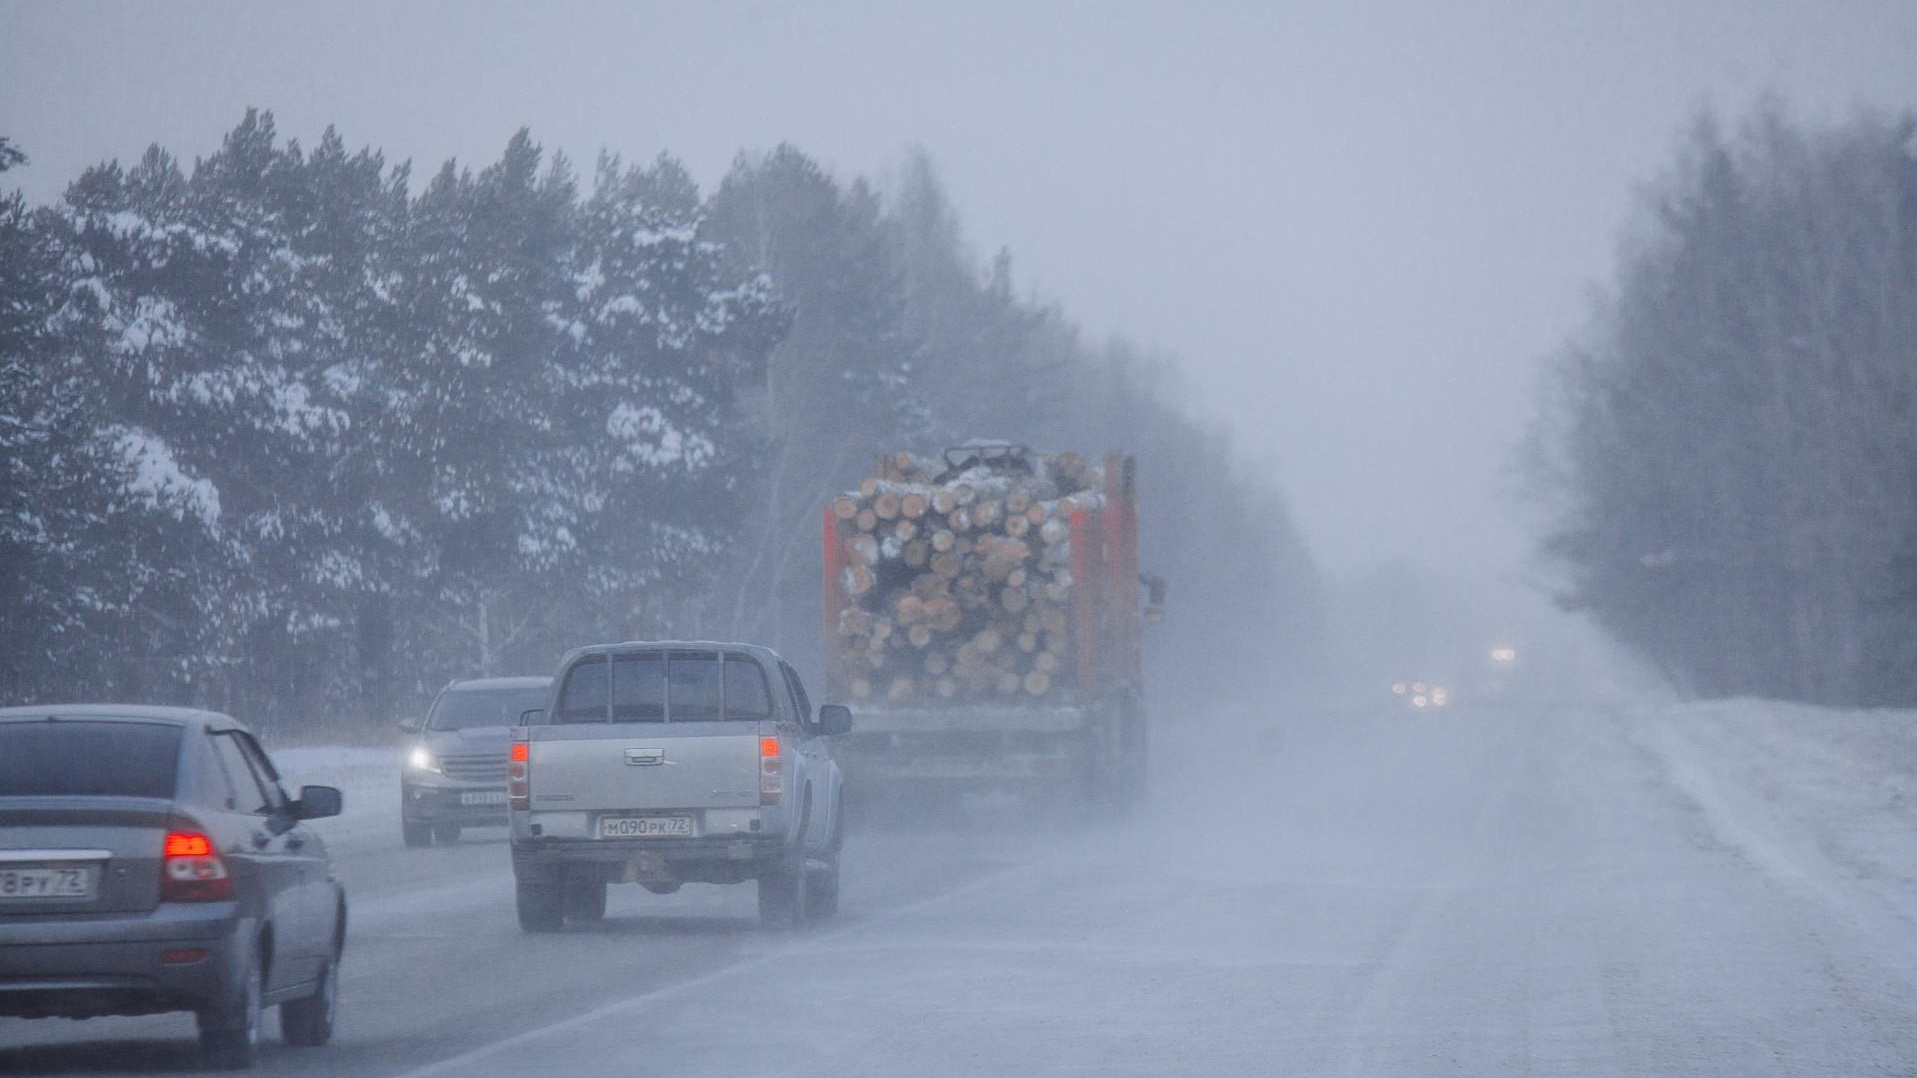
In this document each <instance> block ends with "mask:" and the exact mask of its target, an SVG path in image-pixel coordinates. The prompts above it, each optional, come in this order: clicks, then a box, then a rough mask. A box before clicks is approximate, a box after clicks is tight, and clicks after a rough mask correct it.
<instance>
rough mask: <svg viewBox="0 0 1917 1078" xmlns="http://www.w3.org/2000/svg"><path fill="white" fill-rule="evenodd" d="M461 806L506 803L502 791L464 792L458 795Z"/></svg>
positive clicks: (504, 794)
mask: <svg viewBox="0 0 1917 1078" xmlns="http://www.w3.org/2000/svg"><path fill="white" fill-rule="evenodd" d="M459 803H460V804H462V805H503V804H505V803H506V791H504V790H466V791H464V792H462V793H461V794H460V795H459Z"/></svg>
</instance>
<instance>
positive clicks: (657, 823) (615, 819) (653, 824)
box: [599, 816, 692, 838]
mask: <svg viewBox="0 0 1917 1078" xmlns="http://www.w3.org/2000/svg"><path fill="white" fill-rule="evenodd" d="M691 834H692V817H690V816H601V817H599V837H600V838H651V837H654V836H658V835H666V836H677V837H681V838H684V837H690V836H691Z"/></svg>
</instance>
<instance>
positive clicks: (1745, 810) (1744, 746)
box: [1623, 699, 1917, 936]
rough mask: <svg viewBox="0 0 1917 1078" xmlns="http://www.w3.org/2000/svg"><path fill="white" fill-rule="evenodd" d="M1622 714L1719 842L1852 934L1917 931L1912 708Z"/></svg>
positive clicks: (1652, 709)
mask: <svg viewBox="0 0 1917 1078" xmlns="http://www.w3.org/2000/svg"><path fill="white" fill-rule="evenodd" d="M1623 715H1624V718H1625V721H1626V722H1627V723H1628V725H1629V728H1630V730H1631V732H1632V734H1633V736H1634V738H1635V739H1636V741H1637V742H1638V744H1639V745H1641V746H1642V747H1643V748H1644V749H1645V750H1646V751H1647V752H1649V753H1651V754H1652V755H1653V756H1654V757H1655V758H1656V759H1657V760H1658V761H1659V762H1660V763H1661V764H1662V765H1663V768H1664V772H1665V774H1666V775H1667V776H1668V778H1669V779H1670V781H1671V783H1672V785H1673V786H1674V787H1675V788H1676V789H1677V790H1678V791H1680V792H1681V793H1682V794H1683V795H1684V796H1686V797H1688V798H1690V799H1691V800H1692V801H1694V802H1696V804H1697V806H1698V808H1699V809H1700V811H1701V812H1702V813H1703V815H1704V818H1705V820H1706V821H1707V823H1708V825H1709V827H1710V828H1711V830H1712V832H1713V833H1714V835H1715V837H1716V838H1717V839H1718V840H1720V841H1722V842H1724V843H1725V844H1726V845H1727V846H1729V847H1730V848H1731V849H1733V850H1735V851H1737V852H1738V853H1739V854H1741V855H1742V856H1744V857H1746V858H1748V859H1749V860H1750V861H1752V862H1753V863H1754V864H1756V865H1757V866H1758V867H1760V868H1761V869H1763V870H1764V871H1765V872H1766V873H1767V874H1769V875H1770V876H1772V877H1773V878H1775V879H1777V880H1778V881H1779V882H1780V883H1783V884H1785V885H1787V886H1789V887H1792V888H1793V889H1795V890H1797V891H1799V892H1800V893H1802V894H1804V895H1805V896H1806V897H1808V898H1811V899H1813V900H1815V901H1818V902H1819V903H1820V904H1825V905H1832V906H1841V907H1843V912H1844V913H1845V914H1846V915H1847V919H1848V920H1850V921H1852V923H1853V924H1855V925H1856V926H1857V927H1859V928H1860V929H1865V930H1896V931H1899V933H1900V934H1902V935H1905V936H1907V935H1908V933H1909V932H1910V931H1911V929H1912V927H1913V926H1917V712H1912V711H1889V710H1880V711H1839V710H1833V709H1827V708H1816V707H1808V706H1803V705H1796V704H1785V703H1778V702H1775V701H1769V700H1749V699H1740V700H1725V701H1714V702H1710V703H1686V704H1658V705H1638V706H1636V707H1632V708H1627V709H1626V710H1625V711H1624V713H1623ZM1865 896H1867V897H1865Z"/></svg>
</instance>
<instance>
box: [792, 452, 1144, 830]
mask: <svg viewBox="0 0 1917 1078" xmlns="http://www.w3.org/2000/svg"><path fill="white" fill-rule="evenodd" d="M824 554H825V558H824V561H825V573H824V596H823V597H824V611H825V623H824V634H825V641H824V643H825V648H824V650H825V655H826V677H827V686H828V693H829V695H830V696H831V697H832V698H833V699H849V700H851V701H852V702H853V706H854V707H855V709H856V710H857V712H858V728H857V731H856V732H855V733H853V734H851V735H850V736H849V737H847V738H845V739H843V740H842V742H841V744H840V745H839V746H838V749H837V751H838V753H839V756H840V759H841V760H842V762H843V766H844V768H845V771H846V776H847V783H848V786H847V789H848V791H849V795H850V796H851V797H852V798H853V799H855V800H859V801H866V802H897V803H900V804H922V805H923V804H931V805H938V804H942V803H950V802H951V801H952V800H955V799H956V798H957V797H958V796H960V795H962V794H963V793H965V792H970V791H981V792H982V791H989V790H1005V791H1010V792H1014V793H1017V794H1019V795H1020V796H1021V797H1023V798H1025V799H1026V800H1027V801H1028V802H1032V803H1036V804H1041V805H1042V804H1048V803H1049V804H1052V805H1055V806H1059V807H1069V806H1076V805H1090V806H1098V807H1101V808H1103V809H1106V810H1108V811H1109V810H1116V811H1123V810H1125V809H1128V808H1130V807H1133V806H1135V805H1137V804H1138V803H1139V802H1140V801H1141V800H1142V798H1143V797H1144V794H1145V789H1146V745H1147V729H1146V716H1145V706H1144V697H1143V692H1142V651H1141V641H1140V635H1141V626H1143V625H1144V624H1148V623H1152V622H1155V621H1156V620H1157V618H1158V617H1159V616H1160V609H1161V603H1162V600H1163V590H1164V589H1163V584H1162V582H1160V581H1158V580H1157V579H1156V578H1141V577H1140V575H1139V569H1138V513H1137V504H1136V500H1135V496H1134V464H1133V461H1132V459H1131V458H1130V457H1128V456H1122V455H1119V454H1110V455H1107V456H1106V457H1105V458H1104V459H1103V460H1102V461H1095V460H1091V459H1088V458H1086V457H1083V456H1080V455H1078V454H1073V453H1061V454H1057V455H1053V456H1040V455H1037V454H1034V453H1032V452H1030V451H1029V450H1027V449H1026V448H1025V447H1022V446H1015V445H1005V444H982V443H974V444H969V445H966V446H962V447H959V448H956V449H949V450H946V451H945V454H944V455H943V458H942V459H927V458H922V457H918V456H916V455H914V454H910V453H900V454H898V455H896V456H894V457H888V458H884V459H881V460H880V461H879V462H878V467H877V468H876V469H875V471H874V474H873V475H872V476H870V477H869V478H867V479H866V480H864V481H863V482H862V483H861V484H860V486H859V488H858V489H857V490H855V491H848V492H846V493H845V494H843V495H840V496H839V497H837V498H835V499H833V500H832V501H831V503H830V504H829V505H828V506H827V507H826V510H825V518H824ZM1141 584H1143V585H1144V586H1145V588H1147V589H1148V591H1149V596H1150V598H1149V603H1148V605H1147V604H1141ZM1141 606H1143V608H1142V609H1141Z"/></svg>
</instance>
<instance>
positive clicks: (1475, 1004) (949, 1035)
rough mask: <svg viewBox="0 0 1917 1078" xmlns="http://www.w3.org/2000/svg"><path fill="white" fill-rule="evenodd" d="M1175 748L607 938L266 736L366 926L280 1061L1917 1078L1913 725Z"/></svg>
mask: <svg viewBox="0 0 1917 1078" xmlns="http://www.w3.org/2000/svg"><path fill="white" fill-rule="evenodd" d="M1188 721H1190V722H1193V723H1194V724H1195V723H1196V720H1188ZM1271 730H1276V731H1278V733H1277V734H1276V735H1272V734H1269V733H1268V731H1271ZM1200 734H1201V731H1199V730H1198V728H1197V727H1196V725H1193V726H1192V727H1190V728H1187V729H1183V730H1181V729H1179V728H1177V727H1161V731H1160V735H1161V736H1160V739H1159V746H1160V750H1161V751H1160V752H1159V759H1160V761H1161V764H1162V766H1161V769H1160V774H1159V776H1158V780H1159V788H1158V794H1157V801H1156V804H1155V807H1154V811H1153V812H1152V813H1151V814H1150V816H1149V818H1148V819H1147V820H1145V821H1143V822H1141V823H1139V824H1138V825H1135V826H1131V827H1125V828H1096V829H1089V830H1088V829H1076V830H1074V829H1062V830H1061V829H1059V828H1056V827H1051V826H1037V825H1032V824H1031V823H1030V822H1029V821H1026V820H1024V819H1023V818H1022V816H1021V813H1020V811H1019V810H1018V809H1017V808H1016V807H1013V808H1003V807H1001V808H998V809H995V810H991V811H988V812H987V813H986V814H985V818H983V819H982V820H977V821H975V823H976V824H977V826H972V827H966V828H944V829H937V830H932V831H926V832H904V831H883V832H876V833H869V834H865V835H861V836H858V837H857V838H856V839H855V840H854V842H853V843H852V844H851V846H850V847H849V849H848V854H847V857H848V861H847V892H846V910H845V916H844V918H843V919H842V920H841V922H839V923H838V924H837V925H834V926H831V927H829V928H824V929H820V930H816V931H812V932H807V933H802V934H798V935H795V936H785V935H779V934H775V933H768V932H765V931H762V930H760V929H759V928H758V927H757V926H756V924H755V922H754V919H753V912H752V899H751V891H750V889H749V888H712V887H706V888H701V887H688V888H686V889H685V890H684V891H682V892H680V893H679V894H676V895H673V896H669V897H656V896H651V895H648V894H646V893H644V892H643V891H638V890H636V889H630V888H619V889H615V892H614V898H613V905H612V916H611V917H610V918H609V920H608V921H607V922H606V923H605V924H603V925H600V926H595V927H591V928H582V929H574V930H570V931H568V932H566V933H563V934H561V935H558V936H547V937H525V936H522V935H520V934H519V933H518V931H517V929H516V927H515V926H514V924H513V921H512V899H511V885H510V872H509V871H508V869H507V865H506V856H505V848H504V846H503V844H502V843H501V842H499V841H498V838H497V836H496V835H495V836H493V837H481V838H479V839H478V840H477V841H469V842H464V843H461V844H460V845H458V846H455V847H452V848H438V847H435V848H433V849H430V850H414V851H407V850H402V849H399V848H398V836H397V833H396V827H391V826H388V825H389V824H390V823H391V819H390V813H391V811H392V809H391V802H392V800H393V799H392V797H391V796H390V792H391V789H392V787H391V786H390V785H385V784H386V783H388V782H390V781H392V779H393V776H392V772H391V768H392V766H393V761H392V759H391V757H390V754H388V755H386V756H385V757H378V758H376V757H375V756H374V755H372V754H367V753H364V752H362V751H360V750H353V751H345V752H328V751H313V750H296V751H295V752H289V753H285V754H282V756H283V760H284V763H285V766H286V768H287V770H288V771H289V772H294V771H297V772H298V776H299V778H300V779H302V780H304V781H309V782H310V781H335V782H337V783H339V784H342V785H346V786H347V787H348V797H349V803H356V804H359V805H362V806H364V808H363V809H362V810H360V812H359V813H356V814H355V815H354V816H351V817H349V818H348V819H346V820H343V821H339V823H340V824H341V825H342V828H343V830H342V834H341V838H340V840H339V841H338V842H337V843H336V846H335V848H336V849H337V850H339V851H340V861H341V871H342V873H344V874H345V875H347V877H348V878H349V882H350V883H351V885H352V886H353V888H354V898H355V910H356V914H355V922H354V923H355V929H354V936H353V951H352V964H351V965H350V967H349V970H348V974H347V978H346V984H345V992H344V995H343V999H344V1008H345V1010H344V1018H345V1024H344V1026H343V1030H342V1033H341V1037H340V1040H339V1041H338V1042H337V1043H336V1044H335V1045H334V1046H332V1047H331V1048H328V1049H325V1050H323V1051H319V1052H300V1051H294V1050H290V1049H276V1050H275V1051H273V1052H272V1053H270V1054H269V1056H268V1058H267V1060H266V1064H265V1065H266V1067H267V1068H268V1070H269V1071H279V1072H285V1073H324V1074H339V1075H345V1074H351V1075H371V1076H398V1075H405V1076H409V1078H410V1076H422V1078H423V1076H424V1075H429V1074H430V1075H448V1076H452V1075H458V1076H466V1075H473V1076H487V1075H515V1076H517V1075H522V1074H525V1073H545V1074H555V1075H607V1076H613V1075H618V1076H626V1075H632V1074H639V1073H644V1074H674V1075H680V1076H685V1078H704V1076H715V1078H716V1076H734V1075H820V1076H823V1075H873V1076H879V1075H884V1076H888V1078H890V1076H893V1075H897V1074H900V1073H908V1074H915V1075H920V1076H946V1075H954V1076H956V1075H982V1074H1058V1075H1092V1074H1096V1075H1132V1074H1135V1075H1152V1076H1154V1078H1162V1076H1165V1075H1204V1076H1211V1075H1236V1074H1299V1075H1314V1076H1316V1075H1459V1076H1467V1075H1469V1076H1481V1075H1507V1074H1508V1075H1651V1074H1656V1075H1664V1074H1704V1075H1725V1076H1732V1075H1735V1076H1745V1075H1830V1076H1849V1075H1864V1074H1913V1073H1917V1022H1913V1020H1912V1017H1911V1016H1912V1015H1913V1014H1917V878H1914V877H1913V873H1914V872H1917V800H1913V798H1912V796H1911V794H1912V792H1913V791H1912V784H1913V782H1917V715H1910V714H1902V713H1834V712H1826V711H1818V710H1814V709H1806V708H1790V707H1780V706H1777V705H1772V704H1764V703H1757V702H1749V701H1737V702H1729V703H1722V704H1711V705H1648V704H1647V705H1638V706H1625V707H1591V708H1572V707H1564V708H1516V707H1513V708H1508V709H1499V710H1490V709H1486V710H1472V709H1468V708H1460V709H1457V710H1455V711H1447V712H1445V713H1442V714H1439V715H1422V714H1413V713H1408V712H1391V713H1384V714H1340V715H1323V714H1316V713H1313V712H1310V711H1308V710H1298V711H1296V712H1291V713H1284V714H1273V715H1269V716H1260V717H1257V718H1254V719H1248V720H1245V721H1242V722H1225V721H1213V722H1208V723H1207V725H1206V726H1205V727H1204V729H1203V731H1202V736H1199V735H1200ZM301 753H310V754H309V755H300V754H301ZM382 769H384V770H382ZM382 787H383V788H382ZM356 795H359V796H363V797H366V798H370V799H371V800H369V801H359V802H353V801H352V800H351V799H353V798H354V797H355V796H356ZM368 814H370V815H383V816H384V817H385V819H384V821H383V822H381V821H375V820H371V819H369V818H366V816H367V815H368ZM189 1033H190V1022H187V1021H186V1020H184V1019H167V1018H155V1019H141V1020H136V1021H128V1022H117V1023H91V1024H86V1025H71V1024H69V1025H64V1026H63V1025H58V1024H56V1025H51V1026H45V1027H44V1030H36V1031H34V1032H32V1033H30V1034H21V1033H19V1032H18V1031H17V1027H14V1028H0V1070H24V1071H36V1070H60V1069H76V1070H84V1071H87V1072H90V1073H91V1072H107V1073H113V1072H127V1073H138V1072H145V1071H150V1070H153V1069H170V1070H177V1069H181V1068H183V1067H190V1066H191V1065H192V1064H191V1059H192V1057H191V1051H190V1042H189V1040H188V1039H187V1038H188V1036H189ZM101 1038H105V1039H106V1040H108V1041H109V1042H110V1043H104V1044H102V1043H89V1041H98V1040H99V1039H101ZM9 1044H15V1045H17V1046H16V1047H12V1048H9V1047H7V1045H9Z"/></svg>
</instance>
